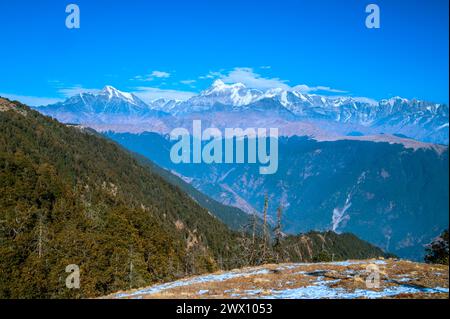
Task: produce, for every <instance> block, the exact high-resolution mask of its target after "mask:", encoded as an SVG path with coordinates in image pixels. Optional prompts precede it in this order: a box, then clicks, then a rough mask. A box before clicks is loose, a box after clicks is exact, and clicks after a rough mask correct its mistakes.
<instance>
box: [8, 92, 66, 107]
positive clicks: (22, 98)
mask: <svg viewBox="0 0 450 319" xmlns="http://www.w3.org/2000/svg"><path fill="white" fill-rule="evenodd" d="M0 96H2V97H6V98H8V99H10V100H15V101H19V102H21V103H23V104H26V105H29V106H42V105H49V104H54V103H58V102H61V101H62V99H58V98H52V97H42V96H29V95H17V94H8V93H0Z"/></svg>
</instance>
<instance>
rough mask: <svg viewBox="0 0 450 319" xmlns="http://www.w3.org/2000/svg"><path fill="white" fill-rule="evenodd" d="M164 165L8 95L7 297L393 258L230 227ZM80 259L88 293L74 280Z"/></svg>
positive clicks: (1, 287)
mask: <svg viewBox="0 0 450 319" xmlns="http://www.w3.org/2000/svg"><path fill="white" fill-rule="evenodd" d="M158 170H159V169H158ZM158 170H156V169H152V167H151V165H147V164H145V163H142V161H141V160H139V159H137V158H136V157H135V156H134V155H133V154H131V153H129V152H128V151H125V150H124V149H122V148H121V147H120V146H118V145H117V144H116V143H114V142H112V141H110V140H107V139H106V138H104V137H102V136H100V135H98V134H97V133H96V132H95V131H93V130H90V129H84V128H80V127H73V126H67V125H64V124H61V123H59V122H57V121H55V120H53V119H51V118H49V117H45V116H43V115H41V114H39V113H38V112H36V111H33V110H31V109H30V108H28V107H27V106H25V105H23V104H20V103H18V102H10V101H8V100H5V99H0V193H1V197H0V298H81V297H95V296H101V295H105V294H108V293H111V292H113V291H118V290H121V289H130V288H136V287H142V286H145V285H149V284H152V283H156V282H164V281H169V280H174V279H177V278H182V277H185V276H188V275H193V274H200V273H206V272H213V271H216V270H219V269H231V268H235V267H242V266H248V265H257V264H262V263H268V262H281V261H327V260H338V259H345V258H347V259H348V258H369V257H378V256H384V255H385V253H384V252H383V251H381V250H380V249H378V248H376V247H374V246H372V245H370V244H368V243H366V242H363V241H361V240H359V239H358V238H356V237H355V236H353V235H350V234H342V235H337V234H335V233H332V232H328V233H323V234H321V233H309V234H303V235H299V236H286V235H284V234H283V233H282V231H281V229H280V227H277V226H273V225H269V223H268V222H267V221H266V220H265V219H264V221H262V220H261V219H260V218H257V217H255V216H249V217H248V221H243V220H242V216H240V217H239V218H238V219H236V218H233V217H229V218H228V219H229V220H234V221H236V220H239V223H240V224H241V226H242V227H240V228H241V230H240V231H237V230H234V231H233V230H230V228H228V226H226V225H225V224H224V223H222V221H221V220H220V219H219V218H218V217H216V216H214V215H213V214H212V213H211V212H210V211H208V210H207V209H205V208H203V207H201V206H200V205H199V204H198V203H197V202H196V201H194V200H193V199H191V197H190V196H188V195H187V194H186V193H184V192H183V191H182V190H181V189H180V188H179V187H178V186H175V185H174V184H171V183H170V182H169V181H166V179H167V177H166V179H164V178H163V177H161V176H160V175H161V172H159V174H158V173H157V172H156V171H158ZM164 174H167V172H165V173H164ZM262 204H263V203H262ZM264 207H265V208H264V216H265V215H266V213H267V212H266V208H267V206H266V205H264ZM230 211H232V210H230ZM223 212H224V213H226V212H227V211H226V210H225V211H223ZM281 213H282V211H281V210H280V214H279V216H280V218H281V217H282V214H281ZM222 218H225V219H227V218H226V217H224V216H222ZM234 223H235V222H234ZM280 225H281V223H278V226H280ZM233 228H237V227H236V225H234V227H233ZM72 264H75V265H78V266H79V269H80V281H81V284H80V289H67V288H66V285H65V280H66V277H67V276H68V275H69V274H68V273H67V272H66V267H67V266H68V265H72Z"/></svg>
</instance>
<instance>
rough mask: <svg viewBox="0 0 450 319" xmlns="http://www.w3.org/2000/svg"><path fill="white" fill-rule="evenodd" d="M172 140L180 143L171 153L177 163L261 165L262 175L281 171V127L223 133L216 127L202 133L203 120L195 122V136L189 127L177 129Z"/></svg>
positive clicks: (228, 129)
mask: <svg viewBox="0 0 450 319" xmlns="http://www.w3.org/2000/svg"><path fill="white" fill-rule="evenodd" d="M170 139H171V140H172V141H174V140H177V141H178V142H177V143H175V144H174V145H173V146H172V149H171V150H170V159H171V160H172V162H173V163H175V164H179V163H186V164H187V163H193V164H200V163H205V164H212V163H216V164H221V163H227V164H233V163H236V164H244V163H248V164H257V163H259V164H260V166H259V173H260V174H275V173H276V172H277V170H278V128H269V129H266V128H246V129H242V128H225V132H224V134H222V132H221V131H220V130H219V129H218V128H214V127H210V128H207V129H205V130H204V131H202V122H201V120H194V121H193V122H192V136H191V134H190V132H189V131H188V130H187V129H185V128H175V129H174V130H172V132H171V133H170ZM205 143H206V144H205ZM246 146H247V147H246Z"/></svg>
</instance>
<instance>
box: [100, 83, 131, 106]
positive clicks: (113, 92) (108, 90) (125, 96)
mask: <svg viewBox="0 0 450 319" xmlns="http://www.w3.org/2000/svg"><path fill="white" fill-rule="evenodd" d="M99 95H106V96H107V97H108V99H112V98H114V97H116V98H119V99H122V100H126V101H127V102H129V103H132V104H136V97H135V96H134V95H133V94H131V93H125V92H122V91H119V90H118V89H116V88H114V87H112V86H110V85H106V86H105V87H104V88H103V90H101V91H100V92H99Z"/></svg>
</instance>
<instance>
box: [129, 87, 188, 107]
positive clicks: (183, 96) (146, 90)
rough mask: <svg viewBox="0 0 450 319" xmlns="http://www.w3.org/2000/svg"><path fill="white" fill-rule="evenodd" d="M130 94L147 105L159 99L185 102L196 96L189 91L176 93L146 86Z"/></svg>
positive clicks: (175, 91) (176, 91)
mask: <svg viewBox="0 0 450 319" xmlns="http://www.w3.org/2000/svg"><path fill="white" fill-rule="evenodd" d="M132 93H133V94H134V95H136V96H137V97H139V98H140V99H141V100H143V101H144V102H147V103H148V102H151V101H154V100H156V99H160V98H163V99H167V100H181V101H185V100H187V99H189V98H190V97H192V96H194V95H195V94H196V93H195V92H190V91H178V90H170V89H161V88H155V87H146V86H139V87H136V88H135V89H134V92H132Z"/></svg>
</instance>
